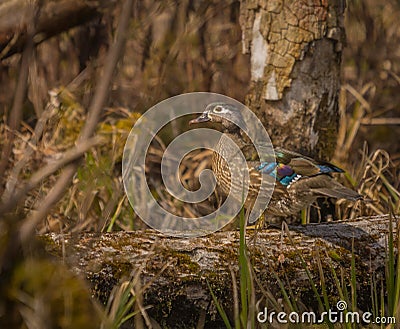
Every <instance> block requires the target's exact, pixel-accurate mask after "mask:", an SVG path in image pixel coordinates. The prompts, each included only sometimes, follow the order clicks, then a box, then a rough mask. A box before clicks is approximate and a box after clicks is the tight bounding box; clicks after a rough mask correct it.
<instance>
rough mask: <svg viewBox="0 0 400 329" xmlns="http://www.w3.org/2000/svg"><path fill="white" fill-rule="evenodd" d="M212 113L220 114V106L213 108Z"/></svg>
mask: <svg viewBox="0 0 400 329" xmlns="http://www.w3.org/2000/svg"><path fill="white" fill-rule="evenodd" d="M214 112H216V113H220V112H222V106H216V107H214Z"/></svg>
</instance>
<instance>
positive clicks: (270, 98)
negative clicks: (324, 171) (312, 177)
mask: <svg viewBox="0 0 400 329" xmlns="http://www.w3.org/2000/svg"><path fill="white" fill-rule="evenodd" d="M344 7H345V4H344V0H340V1H326V0H323V1H311V2H310V1H305V0H290V1H282V0H276V1H262V0H252V1H250V0H249V1H242V6H241V19H240V22H241V26H242V30H243V51H244V52H246V53H250V56H251V85H250V92H249V94H248V95H247V99H246V103H247V105H248V106H249V107H250V108H251V109H252V110H253V111H254V112H255V113H256V114H257V115H258V117H259V118H260V119H261V120H262V122H263V123H264V126H265V127H266V128H267V130H268V132H269V134H270V137H271V140H272V142H273V143H274V145H276V146H281V147H285V148H288V149H292V150H296V151H299V152H301V153H305V154H308V155H311V156H316V157H318V158H325V159H329V158H330V157H331V156H332V155H333V152H334V150H335V146H336V138H337V130H338V120H339V113H338V92H339V78H340V61H341V54H342V46H343V41H344V29H343V11H344Z"/></svg>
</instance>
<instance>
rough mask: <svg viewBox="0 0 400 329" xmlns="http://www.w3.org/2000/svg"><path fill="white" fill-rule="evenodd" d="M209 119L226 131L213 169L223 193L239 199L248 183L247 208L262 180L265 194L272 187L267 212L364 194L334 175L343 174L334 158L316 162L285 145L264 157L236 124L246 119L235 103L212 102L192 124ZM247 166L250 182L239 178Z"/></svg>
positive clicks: (283, 213)
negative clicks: (342, 182) (343, 183)
mask: <svg viewBox="0 0 400 329" xmlns="http://www.w3.org/2000/svg"><path fill="white" fill-rule="evenodd" d="M233 119H234V120H233ZM207 121H211V122H218V123H221V124H222V127H223V132H224V134H223V135H222V137H221V139H220V141H219V143H218V145H217V146H216V149H215V152H214V153H213V157H212V169H213V171H214V173H215V176H216V179H217V182H218V185H219V187H220V189H221V190H222V192H223V193H224V194H226V195H228V194H229V193H230V192H231V193H233V195H234V196H235V198H236V199H238V201H239V202H241V198H242V197H241V196H242V194H243V185H244V184H246V185H248V187H249V194H248V196H247V199H246V200H245V207H246V208H248V207H251V206H252V205H253V203H254V200H255V199H256V197H257V195H258V193H259V192H260V185H261V195H263V194H266V193H268V192H271V189H274V190H273V194H272V197H271V200H270V202H269V204H268V207H267V209H266V212H267V213H269V214H273V215H278V216H286V215H291V214H295V213H297V212H298V211H300V210H301V209H303V208H305V207H306V206H309V205H310V204H311V203H312V202H314V201H315V200H316V199H317V198H318V197H321V196H325V197H333V198H344V199H348V200H353V201H355V200H360V199H362V198H363V197H362V196H361V195H360V194H358V193H357V192H355V191H353V190H351V189H349V188H347V187H345V186H343V185H341V184H340V183H339V182H337V181H336V180H334V179H333V177H332V176H331V174H332V173H340V172H343V170H341V169H340V168H338V167H336V166H334V165H333V164H331V163H328V162H323V161H316V160H314V159H312V158H309V157H306V156H303V155H301V154H299V153H296V152H292V151H288V150H284V149H281V148H275V150H274V151H275V154H274V155H271V157H270V160H268V161H264V162H260V161H259V160H258V157H257V152H256V150H255V148H254V147H253V145H252V144H251V143H250V142H249V140H248V138H247V136H246V134H244V133H243V131H242V130H241V129H240V128H239V127H238V126H236V125H235V124H233V123H232V121H235V122H243V118H242V115H241V112H240V110H239V109H237V108H236V107H235V106H234V105H231V104H225V103H212V104H210V105H208V106H207V108H206V109H205V111H204V112H203V114H202V115H201V116H200V117H198V118H197V119H194V120H192V121H191V122H190V123H191V124H193V123H200V122H207ZM232 142H234V143H235V144H236V145H237V146H238V148H239V149H240V153H242V154H243V156H244V158H245V160H246V163H245V164H243V161H242V162H241V161H240V155H239V154H237V153H238V152H237V151H235V150H234V147H232V145H233V144H232ZM224 158H225V159H226V160H224ZM229 165H230V166H231V168H229ZM232 170H233V171H232ZM243 170H247V172H248V175H249V176H248V177H249V181H248V180H245V181H244V182H239V181H238V180H237V179H235V178H236V177H237V176H238V173H240V172H241V171H243ZM231 171H232V174H231V173H230V172H231ZM232 177H234V179H233V180H232ZM261 182H263V183H261ZM231 189H232V190H231Z"/></svg>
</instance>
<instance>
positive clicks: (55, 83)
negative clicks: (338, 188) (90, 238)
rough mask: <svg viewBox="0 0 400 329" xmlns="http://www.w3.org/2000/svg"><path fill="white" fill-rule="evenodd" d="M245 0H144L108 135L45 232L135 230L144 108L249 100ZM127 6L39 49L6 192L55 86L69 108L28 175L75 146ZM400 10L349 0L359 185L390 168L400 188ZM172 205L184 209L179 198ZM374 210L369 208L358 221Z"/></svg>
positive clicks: (339, 157)
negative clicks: (130, 176) (135, 152)
mask: <svg viewBox="0 0 400 329" xmlns="http://www.w3.org/2000/svg"><path fill="white" fill-rule="evenodd" d="M177 4H178V5H177ZM239 5H240V4H239V2H238V1H228V0H226V1H212V2H208V1H188V0H182V1H179V2H176V1H150V0H147V1H137V2H135V4H134V9H133V14H132V17H133V18H132V19H131V22H130V27H129V33H128V40H127V44H126V50H125V52H124V55H123V60H122V61H121V62H120V65H119V67H118V73H117V75H116V77H115V79H114V80H113V82H112V88H111V93H110V97H109V99H108V101H107V107H106V108H105V109H104V111H103V114H102V117H101V118H100V124H99V126H98V129H97V132H98V134H99V135H100V136H103V137H104V141H105V142H104V143H103V144H102V145H100V146H97V147H95V148H94V149H93V150H91V151H90V152H89V153H87V154H86V156H85V159H84V163H83V164H82V166H80V168H79V170H78V172H77V174H76V175H75V176H74V179H73V182H72V186H71V187H70V188H69V189H68V192H67V193H66V194H65V196H64V197H63V198H62V200H61V202H59V203H58V205H57V206H56V208H55V209H53V210H52V211H51V212H50V214H49V215H48V216H47V218H46V220H45V221H43V222H42V223H41V224H40V225H39V227H38V232H40V233H45V232H50V231H56V232H58V231H60V230H62V231H66V232H68V231H72V232H76V231H81V230H94V231H100V230H102V231H105V230H115V229H117V230H118V229H124V230H126V229H134V228H136V227H140V226H141V225H142V224H141V223H140V221H139V220H137V219H135V216H134V213H133V212H132V210H131V208H130V206H129V204H128V202H127V200H125V198H124V193H123V187H122V181H121V155H122V150H123V146H124V141H125V139H126V137H127V135H128V133H129V131H130V129H131V127H132V125H133V124H134V123H135V121H136V119H137V118H138V117H139V116H140V113H142V112H143V111H145V110H147V109H148V108H150V107H151V106H152V105H154V104H156V103H157V102H159V101H160V100H163V99H165V98H168V97H171V96H174V95H177V94H181V93H185V92H191V91H211V92H217V93H222V94H225V95H228V96H231V97H233V98H236V99H237V100H239V101H242V102H244V97H245V95H246V92H247V88H248V85H249V79H250V73H249V66H250V65H249V57H248V56H246V55H242V52H241V30H240V26H239V23H238V19H239ZM120 10H121V7H120V6H115V7H111V8H107V9H105V10H104V12H103V14H102V15H100V16H99V17H98V18H95V19H93V20H92V21H90V22H89V23H86V24H84V25H82V26H78V27H75V28H73V29H71V30H69V31H68V32H64V33H61V34H60V35H57V36H55V37H53V38H51V39H49V40H47V41H45V42H43V43H41V44H40V45H39V46H38V47H37V48H36V49H35V51H34V55H33V57H32V60H31V63H30V67H29V84H28V95H27V98H26V99H25V101H24V105H23V121H22V124H21V127H20V129H19V131H18V133H17V134H16V138H15V140H14V144H13V149H12V155H11V157H10V158H9V159H8V163H7V170H6V171H5V172H4V173H3V175H2V181H1V183H2V190H3V191H4V190H5V191H6V192H7V186H8V185H7V184H9V178H10V172H11V171H12V168H13V166H14V165H15V164H16V163H18V161H19V160H21V159H22V158H23V157H24V154H25V151H26V148H27V144H29V141H30V140H32V138H34V134H33V129H34V127H35V125H36V123H37V122H38V119H39V118H40V117H41V115H42V113H43V112H44V109H45V107H46V104H47V103H48V102H49V100H50V97H49V92H51V93H52V94H53V95H55V96H56V98H57V102H60V107H59V109H58V110H57V111H55V112H54V113H52V114H51V118H50V119H49V121H48V124H47V125H46V127H45V128H44V131H43V138H42V139H40V140H39V142H38V143H37V145H35V147H34V152H33V154H32V156H31V157H30V158H29V161H28V163H27V164H26V165H25V166H24V167H23V170H22V171H21V172H20V173H19V177H18V179H26V178H29V177H30V175H32V173H34V172H35V171H36V170H37V169H38V168H40V167H41V166H43V165H44V164H46V163H51V162H52V161H55V159H57V158H58V157H60V156H61V154H62V152H64V151H65V150H67V149H68V148H70V147H71V146H73V145H74V143H75V141H76V138H77V137H78V134H79V132H80V129H81V128H82V126H83V123H84V122H85V119H86V114H85V113H86V109H87V108H88V106H89V102H90V100H91V98H92V96H93V87H94V86H95V85H96V83H97V80H96V79H98V76H99V73H100V71H101V70H102V61H103V60H104V56H105V53H106V52H107V50H108V49H109V47H110V44H111V42H112V39H113V31H114V30H115V26H116V24H117V21H116V19H115V18H116V17H118V15H119V11H120ZM399 13H400V8H399V2H398V1H395V0H387V1H383V2H381V1H373V0H369V1H349V3H348V8H347V10H346V18H345V27H346V33H347V46H346V48H345V49H344V52H343V60H342V62H343V64H342V90H341V97H340V109H341V115H342V119H341V126H340V131H339V135H338V147H337V152H336V156H335V158H334V161H336V162H337V163H338V164H340V165H341V166H342V167H344V168H345V169H346V170H347V171H348V172H349V173H350V174H349V177H348V179H349V180H350V181H351V182H352V183H353V184H354V185H355V187H357V186H358V187H360V184H363V183H365V180H368V179H370V178H371V176H374V175H375V177H376V176H377V175H378V176H379V173H384V174H385V177H387V179H388V183H390V184H391V186H392V187H394V189H396V190H398V189H399V184H400V180H399V171H398V165H399V163H400V145H399V136H400V134H399V132H400V109H399V102H400V93H399V92H398V90H399V88H400V26H399V25H400V23H399V21H398V17H399V16H398V15H399ZM20 56H21V55H20V54H15V55H13V56H11V57H8V58H5V59H3V60H2V65H1V67H0V80H1V86H2V88H1V89H0V114H1V122H0V133H1V134H2V135H4V134H5V133H6V132H7V129H8V128H7V125H6V122H7V119H8V118H9V116H10V108H11V104H12V101H13V97H14V92H13V91H14V90H15V88H16V84H17V80H18V68H19V65H18V63H19V60H20ZM181 128H182V127H175V129H181ZM184 129H185V128H184ZM172 132H173V131H172ZM3 140H4V139H3ZM1 143H2V142H1V140H0V145H1ZM365 145H366V146H365ZM378 149H379V150H381V151H379V154H375V156H376V158H379V159H378V160H377V159H375V160H376V161H378V162H379V163H380V169H379V168H378V172H376V171H375V172H374V173H372V174H371V175H370V176H368V174H366V170H367V169H368V168H366V167H368V165H369V164H368V162H367V160H366V159H364V160H363V161H361V160H362V159H363V156H362V153H364V156H365V157H366V158H368V155H370V154H373V153H374V152H375V151H376V150H378ZM386 152H387V153H386ZM204 156H205V157H207V156H209V154H207V153H205V154H204ZM389 157H390V159H389ZM159 159H160V145H158V146H156V147H155V148H153V149H152V150H150V154H149V159H148V160H149V161H148V162H149V163H148V165H149V169H148V172H151V171H152V170H153V171H157V162H158V161H159ZM202 161H203V159H199V158H197V160H196V161H192V164H191V165H189V166H188V168H184V169H183V171H184V172H183V173H185V172H187V171H189V172H191V173H190V174H187V175H186V177H187V178H188V180H190V179H193V178H194V179H195V178H196V175H197V174H198V173H197V172H194V171H195V170H194V169H193V168H192V170H191V168H190V167H191V166H192V167H196V166H199V163H202ZM152 164H153V167H152ZM378 167H379V165H378ZM371 170H372V169H371ZM55 176H56V175H53V176H51V177H50V178H49V179H47V180H45V181H43V182H42V183H41V184H40V186H39V187H38V188H36V189H35V190H34V191H33V192H31V193H30V195H29V197H28V198H27V199H26V201H25V205H24V211H23V213H24V214H26V213H27V212H29V211H30V210H31V209H33V208H35V207H37V206H38V205H37V204H36V201H37V200H40V199H41V198H42V197H43V196H44V195H46V193H47V192H48V191H49V189H50V187H51V186H52V184H53V183H54V180H55ZM153 183H154V182H153ZM375 183H376V184H378V183H377V182H375ZM375 183H374V184H375ZM378 185H379V186H378V191H377V190H376V189H375V192H371V193H372V194H371V193H368V191H367V193H365V191H364V193H365V194H370V195H369V196H370V197H371V198H374V195H373V194H374V193H375V194H376V193H381V192H382V189H385V184H383V183H382V182H381V183H379V184H378ZM386 194H388V195H390V193H386ZM161 199H162V198H161ZM164 201H165V200H164ZM395 201H398V200H395ZM160 202H163V200H160ZM166 202H167V203H170V206H172V207H173V205H171V203H173V201H171V200H167V201H166ZM395 205H396V202H395ZM39 206H40V205H39ZM397 206H398V203H397ZM375 208H376V209H375V210H377V212H387V211H388V210H389V209H387V207H381V206H379V205H378V206H376V207H375ZM346 209H347V208H346ZM346 209H345V210H344V211H342V212H345V211H346ZM370 210H371V209H370ZM367 213H368V212H365V211H359V212H357V213H356V214H355V213H353V215H352V217H355V215H363V214H367ZM339 217H340V218H342V217H344V215H343V214H342V215H339Z"/></svg>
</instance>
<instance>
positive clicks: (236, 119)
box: [189, 102, 245, 132]
mask: <svg viewBox="0 0 400 329" xmlns="http://www.w3.org/2000/svg"><path fill="white" fill-rule="evenodd" d="M208 121H210V122H216V123H221V124H222V127H223V128H224V130H226V131H228V132H235V131H239V130H240V128H242V129H244V128H245V123H244V120H243V117H242V114H241V112H240V109H239V108H237V107H236V106H235V105H232V104H227V103H222V102H217V103H211V104H209V105H207V107H206V109H205V110H204V112H203V113H202V114H201V115H200V116H199V117H198V118H196V119H193V120H191V121H190V122H189V124H196V123H202V122H208Z"/></svg>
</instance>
